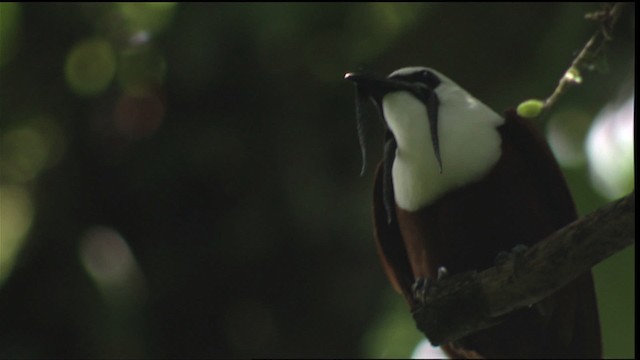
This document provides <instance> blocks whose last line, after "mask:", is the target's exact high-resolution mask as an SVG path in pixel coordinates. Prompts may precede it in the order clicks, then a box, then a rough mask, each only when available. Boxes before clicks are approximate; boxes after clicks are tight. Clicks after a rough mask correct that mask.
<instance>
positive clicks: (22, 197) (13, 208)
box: [0, 185, 33, 285]
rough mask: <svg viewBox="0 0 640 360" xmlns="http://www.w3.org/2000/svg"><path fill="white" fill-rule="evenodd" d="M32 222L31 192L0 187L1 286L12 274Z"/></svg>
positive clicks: (18, 188)
mask: <svg viewBox="0 0 640 360" xmlns="http://www.w3.org/2000/svg"><path fill="white" fill-rule="evenodd" d="M32 222H33V204H32V201H31V195H30V194H29V192H28V191H27V190H26V189H25V188H24V187H22V186H18V185H11V186H9V185H4V186H0V285H1V284H2V283H3V281H4V279H5V278H6V277H7V276H8V275H9V273H10V272H11V269H12V267H13V264H14V262H15V257H16V255H17V253H18V251H19V250H20V248H21V247H22V245H23V243H24V239H25V237H26V234H27V231H28V230H29V228H30V227H31V223H32Z"/></svg>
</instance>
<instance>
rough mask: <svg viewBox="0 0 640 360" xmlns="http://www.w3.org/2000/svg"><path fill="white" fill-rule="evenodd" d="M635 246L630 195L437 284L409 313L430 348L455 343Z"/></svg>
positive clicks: (535, 301) (632, 203) (632, 206)
mask: <svg viewBox="0 0 640 360" xmlns="http://www.w3.org/2000/svg"><path fill="white" fill-rule="evenodd" d="M634 242H635V191H634V192H632V193H631V194H629V195H627V196H626V197H624V198H622V199H619V200H617V201H614V202H612V203H610V204H608V205H606V206H604V207H602V208H600V209H598V210H596V211H595V212H593V213H591V214H589V215H587V216H585V217H583V218H581V219H579V220H576V221H574V222H573V223H571V224H569V225H567V226H565V227H564V228H562V229H560V230H558V231H557V232H555V233H553V234H552V235H550V236H548V237H547V238H546V239H544V240H542V241H540V242H539V243H537V244H536V245H535V246H533V247H531V248H529V249H528V250H527V251H526V252H524V253H522V254H521V255H514V256H511V257H510V258H509V259H508V260H507V261H506V262H504V263H502V264H500V265H498V266H495V267H493V268H490V269H487V270H485V271H482V272H480V273H477V272H469V273H464V274H459V275H452V276H450V277H446V278H444V279H442V280H438V281H437V282H436V283H435V284H433V285H432V287H431V288H430V289H429V294H428V297H427V299H426V302H425V303H424V304H422V305H421V306H420V307H418V308H417V309H415V310H414V312H413V317H414V320H415V321H416V325H417V326H418V329H420V330H421V331H422V332H423V333H424V334H425V335H426V336H427V338H428V339H429V341H430V342H431V344H432V345H440V344H442V343H447V342H450V341H455V340H458V339H460V338H462V337H464V336H466V335H469V334H471V333H474V332H476V331H478V330H482V329H485V328H488V327H491V326H493V325H496V324H498V323H499V322H500V317H501V316H502V315H505V314H507V313H509V312H511V311H513V310H515V309H518V308H522V307H525V306H529V305H531V304H535V303H537V302H539V301H540V300H542V299H544V298H545V297H547V296H549V295H551V294H552V293H554V292H555V291H557V290H559V289H560V288H562V287H563V286H565V285H567V284H568V283H569V282H571V281H572V280H574V279H576V278H577V277H578V276H579V275H581V274H582V273H584V272H586V271H589V269H591V267H593V266H594V265H596V264H597V263H599V262H600V261H602V260H604V259H606V258H607V257H609V256H611V255H613V254H615V253H616V252H618V251H620V250H622V249H624V248H625V247H627V246H629V245H631V244H633V243H634Z"/></svg>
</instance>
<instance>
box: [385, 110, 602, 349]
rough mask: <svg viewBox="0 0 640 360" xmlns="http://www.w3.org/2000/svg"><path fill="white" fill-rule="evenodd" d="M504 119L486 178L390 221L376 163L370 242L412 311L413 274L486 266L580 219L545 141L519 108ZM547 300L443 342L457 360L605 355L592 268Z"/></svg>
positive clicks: (397, 211)
mask: <svg viewBox="0 0 640 360" xmlns="http://www.w3.org/2000/svg"><path fill="white" fill-rule="evenodd" d="M505 119H506V121H505V123H504V124H503V125H501V126H500V127H498V130H499V133H500V135H501V137H502V145H501V148H502V153H501V157H500V159H499V161H498V162H497V164H496V165H495V166H494V167H493V168H492V170H491V171H490V172H489V174H488V175H487V176H485V177H484V178H482V179H481V180H480V181H476V182H474V183H471V184H468V185H465V186H463V187H461V188H458V189H455V190H452V191H449V192H448V193H446V194H444V195H443V196H442V197H440V198H439V199H438V200H436V201H435V202H434V203H432V204H430V205H428V206H426V207H424V208H422V209H420V210H418V211H415V212H409V211H405V210H403V209H401V208H399V207H397V206H396V208H395V213H394V214H393V215H392V216H393V218H392V221H391V223H389V222H388V221H387V212H386V211H385V208H384V199H383V195H382V194H383V180H382V177H383V173H384V171H383V166H384V164H383V163H380V165H379V166H378V170H377V172H376V178H375V186H374V197H373V204H374V223H375V229H374V232H375V237H376V244H377V247H378V251H379V253H380V257H381V260H382V263H383V266H384V269H385V272H386V273H387V275H388V276H389V279H390V280H391V282H392V284H393V286H394V287H395V288H396V290H398V291H399V292H400V293H402V294H403V295H404V296H405V298H406V299H407V301H408V303H409V304H410V306H411V307H414V306H415V303H414V300H413V294H412V290H411V286H412V284H413V283H414V281H415V280H416V279H417V278H419V277H422V278H431V279H434V278H435V277H436V276H437V269H438V268H439V267H441V266H444V267H445V268H446V269H447V271H448V273H450V274H455V273H460V272H465V271H469V270H483V269H486V268H488V267H491V266H493V265H494V263H495V258H496V255H497V254H498V253H499V252H500V251H510V250H511V249H512V248H513V247H514V246H516V245H518V244H524V245H532V244H534V243H535V242H537V241H539V240H541V239H543V238H544V237H545V236H547V235H549V234H551V233H552V232H554V231H555V230H557V229H559V228H561V227H563V226H564V225H566V224H568V223H570V222H572V221H573V220H575V219H576V218H577V214H576V210H575V206H574V203H573V200H572V198H571V194H570V192H569V189H568V187H567V184H566V182H565V180H564V177H563V176H562V173H561V171H560V168H559V166H558V164H557V162H556V160H555V158H554V157H553V155H552V153H551V151H550V149H549V147H548V145H547V143H546V141H545V140H544V138H543V137H542V136H541V135H540V134H539V133H538V132H537V131H536V130H535V129H534V128H533V127H532V126H531V125H530V124H528V123H527V122H526V121H524V120H523V119H521V118H519V117H518V116H517V114H516V113H515V111H507V112H506V114H505ZM543 303H544V304H543V305H544V306H533V307H531V308H528V309H521V310H518V311H516V312H514V313H512V314H510V315H509V318H508V319H507V320H506V321H504V322H503V323H501V324H500V325H498V326H495V327H493V328H490V329H486V330H482V331H479V332H477V333H475V334H473V335H470V336H468V337H466V338H464V339H462V340H460V341H458V342H457V343H456V344H447V345H444V346H443V348H444V350H445V351H446V352H447V353H448V354H449V355H450V356H452V357H457V358H465V357H466V358H473V357H478V356H480V357H485V358H599V357H601V353H602V349H601V339H600V325H599V319H598V311H597V305H596V299H595V293H594V288H593V279H592V276H591V273H587V274H585V275H583V276H581V277H580V278H578V279H576V280H575V281H573V282H572V283H570V284H569V285H567V286H566V287H565V288H563V289H562V290H560V291H558V292H557V293H555V294H554V295H552V296H550V297H549V298H547V299H545V300H544V301H543ZM540 308H544V309H545V311H544V312H542V311H540V310H539V309H540ZM543 313H544V314H543Z"/></svg>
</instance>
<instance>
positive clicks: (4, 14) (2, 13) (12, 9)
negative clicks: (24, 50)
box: [0, 2, 21, 66]
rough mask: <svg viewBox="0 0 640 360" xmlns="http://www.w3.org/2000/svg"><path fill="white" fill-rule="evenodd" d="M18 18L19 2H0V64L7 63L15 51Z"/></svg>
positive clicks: (18, 26) (19, 13)
mask: <svg viewBox="0 0 640 360" xmlns="http://www.w3.org/2000/svg"><path fill="white" fill-rule="evenodd" d="M20 20H21V10H20V4H18V3H10V2H6V3H5V2H2V3H0V66H2V65H4V64H6V63H8V62H9V60H11V59H12V58H13V55H14V54H15V52H16V45H17V42H16V39H17V35H18V32H19V29H20Z"/></svg>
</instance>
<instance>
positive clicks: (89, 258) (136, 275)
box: [80, 226, 146, 302]
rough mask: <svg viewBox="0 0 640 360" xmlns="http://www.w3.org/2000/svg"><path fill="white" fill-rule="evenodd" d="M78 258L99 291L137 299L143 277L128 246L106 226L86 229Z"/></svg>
mask: <svg viewBox="0 0 640 360" xmlns="http://www.w3.org/2000/svg"><path fill="white" fill-rule="evenodd" d="M80 259H81V261H82V264H83V265H84V268H85V269H86V271H87V273H88V274H89V275H90V276H91V278H92V279H93V280H94V281H95V283H96V284H97V285H98V287H99V288H100V289H101V290H102V292H103V293H104V294H105V295H106V296H108V297H109V298H110V299H113V300H116V301H124V302H132V301H139V300H140V297H141V295H144V294H145V291H144V290H145V289H146V287H145V286H144V281H143V280H144V278H143V276H142V272H141V271H140V267H139V266H138V263H137V262H136V259H135V258H134V256H133V253H132V252H131V249H130V248H129V245H128V244H127V242H126V241H125V239H124V238H123V237H122V235H120V233H119V232H117V231H116V230H114V229H113V228H110V227H106V226H94V227H92V228H90V229H88V230H87V231H86V232H85V234H84V236H83V237H82V239H81V241H80Z"/></svg>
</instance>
